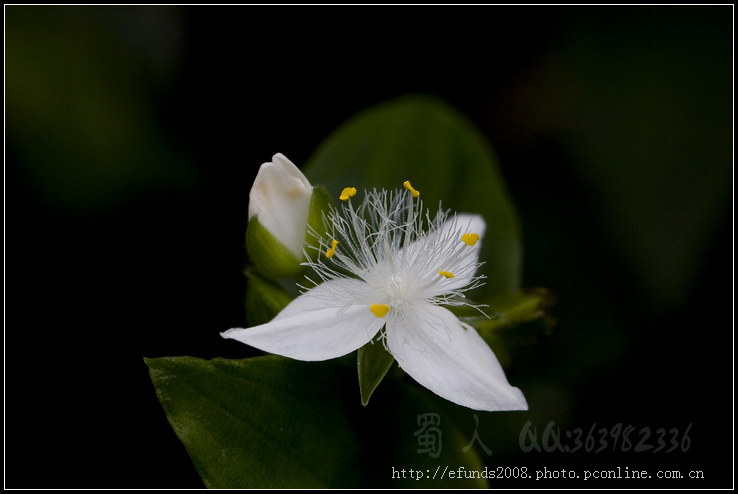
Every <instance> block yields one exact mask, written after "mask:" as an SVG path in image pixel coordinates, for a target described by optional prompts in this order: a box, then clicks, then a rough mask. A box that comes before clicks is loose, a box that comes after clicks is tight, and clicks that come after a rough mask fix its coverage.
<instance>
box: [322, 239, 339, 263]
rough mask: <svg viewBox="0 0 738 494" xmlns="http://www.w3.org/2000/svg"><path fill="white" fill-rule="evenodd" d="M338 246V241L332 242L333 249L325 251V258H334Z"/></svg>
mask: <svg viewBox="0 0 738 494" xmlns="http://www.w3.org/2000/svg"><path fill="white" fill-rule="evenodd" d="M336 245H338V240H331V248H330V249H328V250H327V251H325V257H327V258H328V259H330V258H331V257H333V254H335V253H336Z"/></svg>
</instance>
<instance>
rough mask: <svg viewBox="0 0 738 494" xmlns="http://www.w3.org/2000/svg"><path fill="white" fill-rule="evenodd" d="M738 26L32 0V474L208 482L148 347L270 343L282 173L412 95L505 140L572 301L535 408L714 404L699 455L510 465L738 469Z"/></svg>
mask: <svg viewBox="0 0 738 494" xmlns="http://www.w3.org/2000/svg"><path fill="white" fill-rule="evenodd" d="M421 19H422V20H421ZM732 24H733V7H732V6H713V7H576V8H574V7H551V8H543V7H485V8H482V7H473V8H456V9H448V8H443V9H441V8H430V7H426V8H415V9H410V8H402V9H400V8H324V7H320V8H319V7H217V8H215V7H101V6H99V7H32V6H28V7H22V6H6V7H5V28H6V31H5V42H6V49H5V55H6V61H5V98H6V99H5V103H6V113H5V118H6V120H5V124H6V127H5V130H6V132H5V163H6V166H5V193H6V196H5V197H6V200H5V206H6V223H5V228H6V230H5V231H6V244H5V245H6V250H5V254H6V255H5V260H6V307H7V311H6V330H5V433H6V436H5V463H6V465H5V466H6V468H5V482H6V487H10V488H24V487H25V488H30V487H36V488H44V487H45V488H50V487H56V488H71V487H85V488H104V487H108V488H113V487H128V488H144V487H153V488H156V487H159V488H165V487H168V488H180V487H203V484H202V482H201V480H200V478H199V476H198V474H197V472H196V471H195V469H194V467H193V466H192V463H191V461H190V460H189V457H188V455H187V452H186V451H185V449H184V447H183V446H182V445H181V443H180V442H179V440H178V439H177V437H176V436H175V434H174V432H173V431H172V429H171V427H170V426H169V424H168V422H167V420H166V416H165V414H164V411H163V409H162V408H161V406H160V405H159V402H158V400H157V397H156V394H155V392H154V388H153V386H152V385H151V381H150V378H149V375H148V370H147V368H146V365H145V364H144V362H143V358H144V357H160V356H175V355H192V356H197V357H202V358H213V357H226V358H243V357H246V356H249V354H248V353H246V352H247V349H246V348H245V347H243V346H238V345H235V344H231V342H226V341H224V340H222V339H221V337H220V336H219V333H220V332H221V331H224V330H226V329H228V328H231V327H234V326H241V325H243V324H245V316H244V313H243V298H244V292H245V278H244V276H243V274H242V271H243V268H244V265H245V263H246V254H245V250H244V246H243V243H244V242H243V239H244V231H245V228H246V223H247V217H246V213H247V205H248V192H249V189H250V187H251V183H252V181H253V179H254V176H255V174H256V171H257V170H258V167H259V165H261V164H262V163H263V162H265V161H270V159H271V156H272V155H273V154H274V153H276V152H281V153H284V154H285V155H286V156H287V157H289V158H290V159H291V160H292V161H294V162H295V163H296V164H298V165H299V164H302V163H304V162H306V161H307V159H308V158H309V156H310V155H311V153H312V152H313V150H314V149H315V148H316V147H317V146H318V144H319V143H320V142H321V141H322V140H323V139H324V138H325V137H326V136H327V135H328V134H329V133H330V132H331V131H333V130H334V129H335V128H336V127H337V126H339V125H340V124H341V123H343V122H344V121H345V120H347V119H348V118H349V117H351V116H352V115H354V114H355V113H356V112H358V111H360V110H362V109H364V108H367V107H369V106H371V105H374V104H377V103H380V102H384V101H387V100H389V99H392V98H395V97H397V96H401V95H403V94H408V93H422V94H432V95H436V96H438V97H440V98H442V99H443V100H445V101H447V102H448V103H450V104H451V105H453V106H454V107H456V108H457V109H458V110H460V111H461V112H462V113H464V114H465V115H466V116H468V117H469V118H470V119H471V120H472V121H473V122H474V123H475V124H476V125H477V126H478V127H479V128H480V129H481V131H482V132H483V133H484V134H485V135H486V137H487V138H488V139H489V142H490V144H491V145H492V147H493V148H494V149H495V152H496V154H497V157H498V159H499V163H500V168H501V171H502V174H503V176H504V177H505V179H506V181H507V184H508V186H509V189H510V193H511V196H512V198H513V200H514V202H515V204H516V206H517V208H518V211H519V213H520V218H521V224H522V231H523V237H524V246H525V254H524V276H523V279H524V285H525V286H526V287H536V286H543V287H547V288H549V289H550V290H552V291H553V293H554V294H555V295H556V299H557V303H556V305H555V306H554V307H553V308H552V309H551V315H552V316H553V317H554V318H555V319H556V321H557V325H556V327H555V329H554V332H553V334H552V335H551V336H550V337H549V338H548V339H547V340H546V341H544V342H543V343H542V344H539V345H535V346H530V347H522V348H520V349H519V350H516V352H515V353H514V364H513V365H514V367H513V369H512V371H511V375H510V378H511V381H512V382H513V383H514V384H515V385H518V386H519V387H520V388H521V389H523V390H524V391H525V394H526V397H527V398H528V402H529V404H530V406H531V411H530V412H529V413H528V415H526V417H525V420H531V421H532V422H533V424H534V425H536V426H537V427H538V430H539V434H540V433H541V432H542V429H543V428H545V426H546V424H547V423H548V422H549V421H551V420H553V421H555V422H556V424H557V425H560V426H561V427H562V429H563V430H572V429H574V428H577V427H579V428H583V429H584V430H585V433H586V431H587V430H588V429H589V427H590V426H591V425H592V424H593V423H595V422H596V423H598V424H603V425H605V426H607V427H612V426H613V425H614V424H616V423H623V424H633V425H634V426H635V427H637V428H638V429H640V428H641V427H650V428H651V431H652V432H653V431H655V430H656V429H658V428H662V427H663V428H665V429H667V430H669V429H671V428H678V429H679V431H680V434H681V432H682V431H683V430H684V429H685V428H686V427H687V425H688V424H690V423H693V426H692V428H691V433H690V436H691V440H692V446H691V449H690V450H689V451H688V452H686V453H683V452H681V451H678V450H677V451H675V452H672V453H669V454H668V455H667V454H665V453H657V454H652V453H640V454H630V455H627V454H620V455H617V454H613V455H610V456H607V457H605V456H596V455H594V454H589V455H588V454H582V455H564V454H563V453H561V454H556V453H551V454H548V455H545V454H544V455H540V454H539V455H532V454H527V455H526V454H523V453H521V452H520V451H519V449H518V450H517V453H515V452H508V453H507V455H506V454H505V452H504V451H501V456H499V458H496V459H497V460H499V461H500V462H501V463H499V464H506V465H510V466H521V465H528V466H530V467H532V466H536V465H539V466H543V465H546V466H549V467H553V466H557V465H566V466H567V467H571V468H573V467H575V466H578V465H600V466H602V467H603V468H605V467H608V468H612V467H615V466H623V467H625V466H629V467H630V468H631V469H634V468H635V467H643V468H655V466H659V467H661V466H666V467H669V468H674V469H685V470H686V469H700V470H703V471H704V472H705V480H704V481H703V482H702V483H700V484H699V487H729V486H730V485H731V482H732V478H733V475H732V469H733V462H732V452H733V324H732V307H733V297H732V287H733V284H732V282H733V268H732V257H733V235H732V226H733V214H732V211H733V209H732V197H733V188H732V180H733V167H732V162H733V155H732V138H733V137H732V136H733V129H732V119H733V114H732V111H733V110H732V109H733V100H732V80H733V71H732V62H733V53H732V52H733V44H732V37H733V31H732ZM518 431H519V429H516V430H513V431H512V433H511V434H512V436H511V437H512V439H510V441H508V447H510V448H513V449H514V448H517V447H518V446H517V442H516V441H517V439H516V438H517V434H518ZM480 435H481V437H482V439H483V440H484V439H485V438H488V437H489V436H484V435H482V434H481V433H480ZM489 442H492V441H491V439H490V440H486V441H485V443H489ZM652 443H653V444H655V436H654V437H652ZM627 486H628V485H627V484H622V485H621V487H627ZM679 486H680V487H689V486H690V484H680V485H679ZM695 486H696V485H695ZM654 487H657V486H654Z"/></svg>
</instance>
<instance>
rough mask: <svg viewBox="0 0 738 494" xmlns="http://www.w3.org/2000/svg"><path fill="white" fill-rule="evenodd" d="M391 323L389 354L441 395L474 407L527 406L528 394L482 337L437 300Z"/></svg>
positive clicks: (505, 408)
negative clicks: (516, 384) (512, 379)
mask: <svg viewBox="0 0 738 494" xmlns="http://www.w3.org/2000/svg"><path fill="white" fill-rule="evenodd" d="M418 309H419V310H414V311H410V310H409V309H408V310H407V311H406V312H405V314H404V316H405V317H396V318H392V319H390V320H389V321H388V322H387V343H388V345H389V349H390V352H391V353H392V355H393V356H394V357H395V359H396V360H397V362H398V363H399V364H400V367H402V369H403V370H405V372H407V373H408V374H409V375H410V376H412V377H413V378H414V379H415V380H416V381H418V382H419V383H420V384H422V385H423V386H425V387H426V388H428V389H430V390H431V391H433V392H434V393H436V394H437V395H439V396H441V397H443V398H445V399H447V400H449V401H453V402H454V403H458V404H459V405H463V406H466V407H469V408H473V409H475V410H487V411H497V410H527V409H528V404H527V402H526V401H525V397H524V396H523V393H522V392H521V391H520V390H519V389H518V388H515V387H513V386H510V384H509V383H508V382H507V378H506V377H505V373H504V371H503V370H502V367H501V366H500V363H499V362H498V361H497V357H495V354H494V353H493V352H492V350H490V348H489V346H487V344H486V343H485V342H484V340H483V339H482V337H481V336H479V334H478V333H477V332H476V331H475V330H474V328H472V327H471V326H469V325H466V324H463V323H462V322H461V321H459V319H458V318H457V317H456V316H454V315H453V314H452V313H451V312H450V311H448V310H447V309H444V308H442V307H438V306H435V305H432V304H428V303H423V304H419V305H418Z"/></svg>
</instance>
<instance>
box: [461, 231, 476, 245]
mask: <svg viewBox="0 0 738 494" xmlns="http://www.w3.org/2000/svg"><path fill="white" fill-rule="evenodd" d="M461 240H463V241H464V243H465V244H466V245H468V246H470V247H473V246H474V245H475V244H476V243H477V241H478V240H479V235H477V234H476V233H465V234H463V235H462V236H461Z"/></svg>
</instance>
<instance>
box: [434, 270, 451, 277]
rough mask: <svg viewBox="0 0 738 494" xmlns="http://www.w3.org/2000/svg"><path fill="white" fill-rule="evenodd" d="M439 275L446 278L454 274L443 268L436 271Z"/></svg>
mask: <svg viewBox="0 0 738 494" xmlns="http://www.w3.org/2000/svg"><path fill="white" fill-rule="evenodd" d="M438 274H440V275H441V276H445V277H446V278H453V277H454V275H453V274H452V273H450V272H448V271H444V270H443V269H442V270H440V271H439V272H438Z"/></svg>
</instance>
